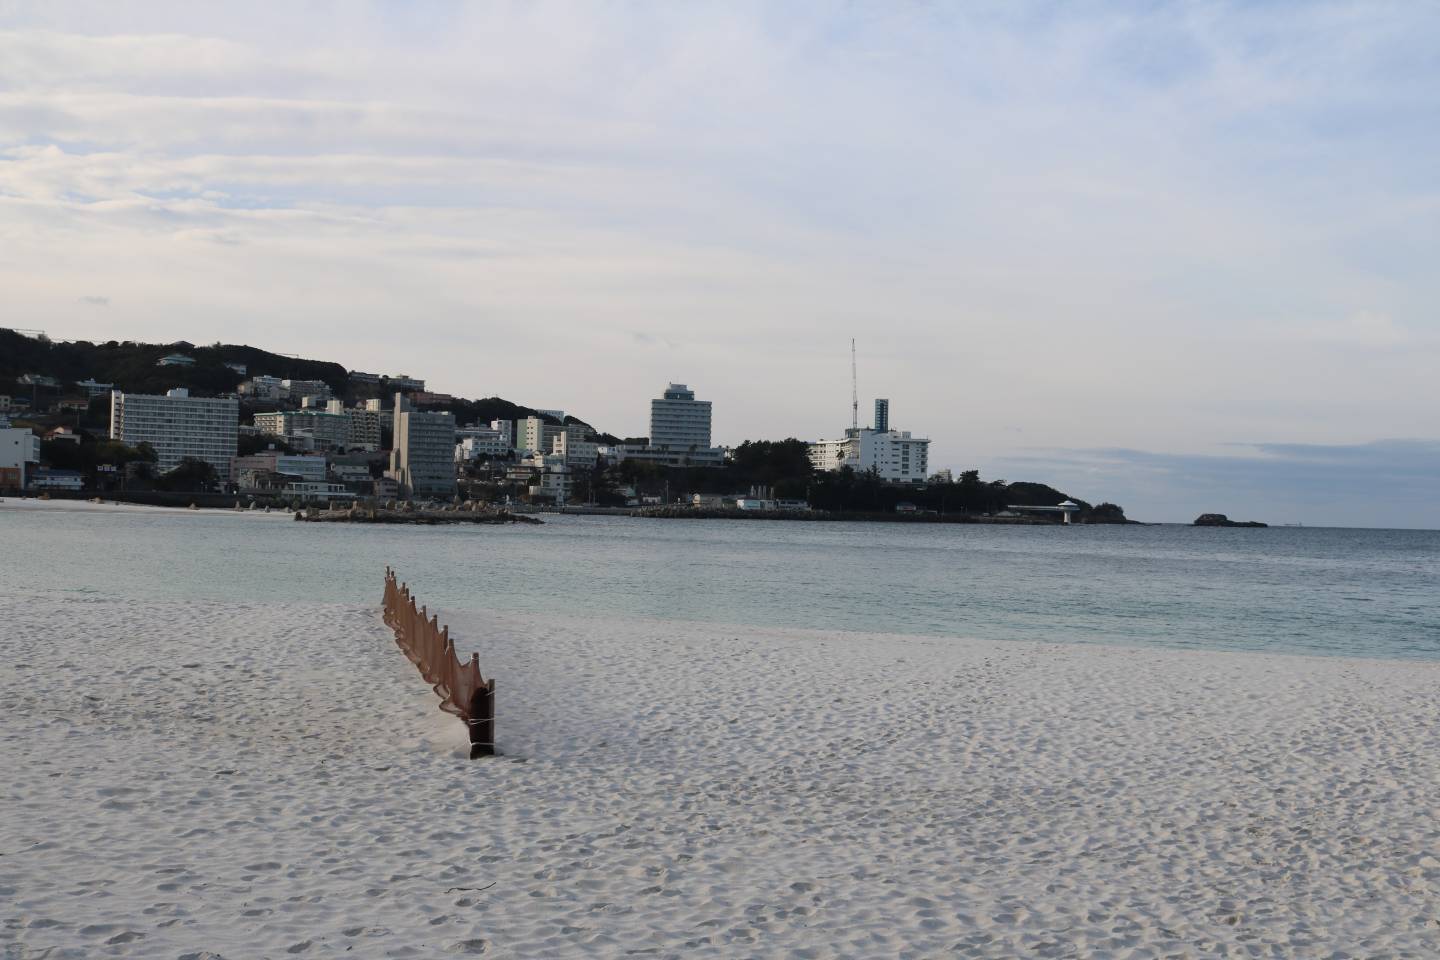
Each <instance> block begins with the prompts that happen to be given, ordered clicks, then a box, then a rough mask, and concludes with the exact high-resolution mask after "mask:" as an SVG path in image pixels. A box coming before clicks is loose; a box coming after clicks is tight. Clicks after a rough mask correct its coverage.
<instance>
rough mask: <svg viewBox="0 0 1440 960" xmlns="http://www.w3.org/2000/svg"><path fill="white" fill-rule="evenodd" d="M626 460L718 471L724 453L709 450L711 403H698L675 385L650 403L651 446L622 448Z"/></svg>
mask: <svg viewBox="0 0 1440 960" xmlns="http://www.w3.org/2000/svg"><path fill="white" fill-rule="evenodd" d="M619 451H620V454H621V456H622V457H623V458H625V459H638V460H650V461H653V462H655V463H663V464H666V465H669V466H696V467H718V466H720V465H721V464H722V463H724V462H725V451H724V450H722V449H720V448H719V447H712V446H710V401H709V400H696V399H695V391H694V390H691V389H690V388H689V387H687V386H686V385H685V384H683V383H672V384H670V385H669V386H668V387H666V388H665V392H664V393H663V394H662V395H661V396H659V397H657V398H656V399H654V400H651V401H650V443H649V445H648V446H645V447H639V446H633V445H630V444H624V445H622V446H621V447H620V448H619Z"/></svg>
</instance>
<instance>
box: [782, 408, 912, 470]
mask: <svg viewBox="0 0 1440 960" xmlns="http://www.w3.org/2000/svg"><path fill="white" fill-rule="evenodd" d="M875 422H876V425H875V426H874V427H851V428H850V429H847V430H846V431H845V436H844V437H842V438H841V439H838V440H818V441H816V442H815V443H812V444H810V463H811V465H812V466H814V468H815V469H816V470H839V469H841V468H843V467H849V468H850V469H852V470H855V471H857V472H862V471H868V470H874V471H875V472H876V473H877V474H878V475H879V477H880V479H882V480H885V481H887V482H889V483H924V482H925V479H926V477H927V476H929V473H928V469H929V466H930V462H929V456H930V441H929V440H926V439H924V438H922V437H912V436H911V435H910V431H908V430H891V429H889V427H890V401H888V400H877V401H875ZM882 424H883V425H884V426H885V429H884V430H881V429H880V426H881V425H882Z"/></svg>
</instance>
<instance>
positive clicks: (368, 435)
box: [325, 400, 391, 450]
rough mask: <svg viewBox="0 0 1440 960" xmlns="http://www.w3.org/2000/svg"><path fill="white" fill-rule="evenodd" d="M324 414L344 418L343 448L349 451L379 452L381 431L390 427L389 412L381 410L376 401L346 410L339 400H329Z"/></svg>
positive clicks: (378, 402)
mask: <svg viewBox="0 0 1440 960" xmlns="http://www.w3.org/2000/svg"><path fill="white" fill-rule="evenodd" d="M372 404H373V406H372ZM325 412H326V413H334V414H339V415H340V416H342V417H344V418H345V447H346V449H349V450H379V449H380V439H381V436H382V434H381V430H382V428H385V429H388V428H389V427H390V426H391V420H390V418H391V414H390V411H388V410H382V409H381V408H380V401H378V400H370V401H367V402H366V403H365V405H364V406H356V407H348V408H347V407H345V406H344V404H342V403H341V402H340V401H339V400H331V401H329V402H328V403H326V405H325Z"/></svg>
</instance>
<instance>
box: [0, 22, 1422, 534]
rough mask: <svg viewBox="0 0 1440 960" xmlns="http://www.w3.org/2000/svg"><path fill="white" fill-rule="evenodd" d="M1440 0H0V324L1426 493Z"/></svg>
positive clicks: (1005, 457)
mask: <svg viewBox="0 0 1440 960" xmlns="http://www.w3.org/2000/svg"><path fill="white" fill-rule="evenodd" d="M1437 49H1440V6H1437V5H1436V4H1432V3H1418V2H1417V3H1408V4H1387V3H1384V2H1364V3H1323V2H1320V3H1296V4H1289V3H1256V2H1245V3H1236V4H1233V5H1230V4H1219V3H1216V4H1185V3H1178V4H1156V3H1137V4H1084V3H1079V4H1044V5H1028V4H1023V3H1012V2H1003V3H996V4H994V5H993V6H987V5H985V4H981V3H954V4H928V3H925V4H922V3H910V4H907V3H900V2H875V3H833V4H805V3H798V2H797V3H780V4H775V3H757V4H754V5H748V4H743V3H731V2H726V3H714V4H707V3H699V2H695V3H670V2H665V3H655V4H652V5H644V4H606V3H598V2H596V3H571V4H549V3H543V2H541V3H532V2H527V3H519V4H515V5H507V4H501V3H493V4H473V5H458V4H457V5H452V4H445V3H427V4H423V5H413V6H412V5H410V4H402V3H395V4H390V3H375V4H368V5H367V4H362V3H358V2H347V3H335V4H327V3H294V2H290V3H284V4H274V5H267V4H256V3H246V4H233V5H216V4H194V3H189V2H185V3H175V4H169V3H163V2H146V3H133V4H116V3H113V2H103V3H94V4H86V3H81V2H67V3H63V4H56V3H35V4H13V3H5V2H0V323H4V324H7V325H13V326H19V327H32V328H39V329H43V330H45V331H47V332H48V333H49V334H50V335H51V336H52V337H55V338H65V339H74V338H80V339H95V340H102V339H111V338H118V339H144V340H167V341H168V340H176V339H186V340H191V341H195V342H211V341H215V340H224V341H226V342H237V343H249V344H253V345H255V346H260V347H265V348H268V349H271V350H276V351H280V352H284V353H295V354H300V355H303V356H309V357H318V358H323V359H331V360H336V361H339V362H341V363H344V364H346V365H347V366H349V367H352V368H356V369H362V370H370V371H376V372H383V373H408V374H411V375H414V376H423V377H425V378H426V379H427V380H428V381H429V382H430V384H431V385H432V387H433V388H435V389H438V390H445V391H450V392H454V393H458V394H461V395H465V396H476V397H478V396H488V395H492V394H498V395H500V396H503V397H506V398H508V399H512V400H515V401H518V402H521V403H525V404H528V405H531V406H538V407H547V408H563V409H565V410H566V411H567V412H570V413H573V414H576V415H578V416H581V417H583V418H585V419H587V420H589V421H590V422H592V423H593V424H595V425H596V426H598V427H601V428H603V429H607V430H610V431H612V432H615V433H619V434H643V433H645V432H646V431H647V429H648V424H647V416H648V399H649V398H650V397H652V396H656V395H658V394H659V392H660V391H661V389H662V388H663V387H664V385H665V384H666V383H667V382H668V381H670V380H676V381H683V382H686V383H689V384H690V385H691V386H692V387H694V389H695V390H696V392H697V395H698V396H700V397H701V398H702V399H710V400H713V401H714V404H715V433H716V438H715V439H716V441H717V442H720V443H738V442H739V441H741V440H743V439H745V438H781V437H785V436H797V437H801V438H804V439H815V438H818V437H821V436H829V435H833V434H835V433H837V432H838V431H840V430H841V429H843V428H844V427H845V426H847V425H848V423H849V417H850V362H849V343H850V338H851V337H852V336H853V337H855V338H856V340H857V341H858V345H859V354H860V363H859V368H860V375H859V380H860V395H861V411H862V421H864V422H867V423H868V420H869V413H870V408H871V399H872V398H873V397H876V396H885V397H889V398H890V400H891V411H892V414H891V418H892V424H893V425H894V426H896V427H898V428H900V429H908V430H912V431H914V432H915V433H916V434H918V435H923V436H928V437H931V438H932V439H933V441H934V442H933V444H932V447H931V463H932V465H933V466H935V467H941V466H949V467H952V468H954V469H956V470H960V469H965V468H968V467H978V468H980V469H981V471H982V474H983V475H984V476H986V477H991V478H993V477H1005V478H1007V479H1011V480H1019V479H1030V480H1041V481H1048V482H1052V483H1054V484H1056V485H1057V486H1060V487H1062V488H1063V489H1065V490H1067V491H1068V492H1070V493H1072V494H1074V495H1077V496H1081V497H1084V498H1086V499H1089V500H1092V501H1098V500H1114V501H1118V502H1120V503H1121V504H1123V505H1124V506H1125V507H1126V508H1127V511H1128V512H1129V513H1130V515H1131V516H1134V517H1137V518H1139V519H1151V520H1189V519H1191V518H1193V517H1194V516H1195V515H1196V514H1197V513H1200V512H1202V511H1222V512H1226V513H1229V514H1231V515H1232V516H1238V517H1241V518H1249V517H1251V516H1254V517H1256V518H1258V519H1266V520H1271V521H1277V522H1282V521H1283V522H1297V521H1298V522H1305V523H1315V524H1320V523H1338V524H1347V525H1386V526H1392V525H1393V526H1430V527H1440V483H1437V480H1440V422H1437V420H1440V365H1437V360H1440V323H1437V309H1436V304H1437V303H1440V163H1437V157H1440V57H1437V55H1436V50H1437Z"/></svg>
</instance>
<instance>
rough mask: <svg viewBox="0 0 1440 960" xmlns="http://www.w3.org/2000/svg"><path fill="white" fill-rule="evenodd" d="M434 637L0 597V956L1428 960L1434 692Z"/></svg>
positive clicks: (538, 626)
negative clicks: (489, 713)
mask: <svg viewBox="0 0 1440 960" xmlns="http://www.w3.org/2000/svg"><path fill="white" fill-rule="evenodd" d="M379 586H380V579H379V572H378V571H377V575H376V596H377V600H378V596H379ZM417 590H418V592H419V593H420V594H421V596H422V598H423V592H424V591H423V584H422V585H417ZM443 619H445V620H446V621H447V622H449V623H450V624H451V625H452V627H453V630H454V633H455V634H456V635H458V636H459V637H460V638H461V642H462V646H463V645H470V646H473V647H474V648H475V649H478V650H479V651H480V654H481V664H482V666H483V667H484V668H485V669H486V671H487V672H488V673H490V674H493V675H494V676H496V677H497V678H498V685H499V695H498V717H499V721H498V732H499V738H498V739H499V745H500V748H501V749H502V750H503V751H504V752H505V754H506V756H505V757H502V758H497V759H494V760H481V761H473V762H472V761H469V760H467V759H464V753H465V742H464V741H465V737H464V731H463V729H462V727H461V726H460V724H459V723H458V721H455V720H454V719H452V718H450V717H447V716H445V715H444V714H441V713H440V712H439V711H437V710H436V709H435V699H434V697H433V696H432V695H431V694H430V692H429V690H428V689H427V688H426V687H425V686H424V685H423V683H422V682H421V681H420V680H419V678H418V677H417V676H416V674H415V671H414V669H413V668H412V667H411V666H410V664H409V663H408V662H407V661H406V660H405V658H404V657H403V656H401V655H400V653H399V652H398V651H397V650H396V649H395V647H394V644H393V642H392V641H391V639H390V636H389V634H388V631H387V630H386V629H385V628H384V626H383V625H382V624H381V622H380V618H379V613H378V610H376V609H374V608H361V607H352V606H327V605H318V604H317V605H306V604H288V605H261V604H244V603H218V602H216V603H188V604H182V603H157V602H127V601H118V600H111V599H66V600H60V599H56V598H54V597H46V596H32V597H13V596H12V597H4V598H0V624H4V627H3V629H0V664H3V666H0V709H3V714H0V771H3V785H0V913H3V926H0V956H3V957H5V958H7V960H15V958H40V957H45V958H50V960H59V958H65V957H110V956H115V957H157V958H197V960H198V958H209V960H214V958H217V957H224V958H227V960H237V958H251V957H289V956H301V957H337V956H350V957H433V956H447V955H484V956H489V957H527V958H528V957H537V958H539V957H588V956H594V957H624V956H641V957H705V956H716V957H802V958H803V957H932V956H974V957H1015V956H1024V957H1214V956H1222V957H1228V956H1234V957H1291V956H1294V957H1307V958H1308V957H1367V958H1370V957H1400V956H1413V957H1428V956H1435V955H1437V954H1440V925H1437V924H1440V900H1437V895H1436V894H1437V881H1440V789H1437V786H1440V749H1437V748H1440V667H1437V666H1436V665H1431V664H1415V663H1386V662H1375V661H1359V660H1343V659H1322V658H1305V657H1289V656H1264V655H1246V654H1233V653H1208V652H1186V651H1170V650H1132V649H1115V648H1103V647H1092V646H1054V645H1042V644H1032V643H1023V642H1014V643H979V642H968V641H963V640H936V639H923V638H905V637H885V636H875V635H861V634H848V635H834V634H821V633H813V632H806V631H799V630H770V629H757V628H753V627H728V628H727V627H716V626H713V625H692V624H681V623H668V622H630V623H624V622H614V621H606V622H597V621H591V620H588V619H585V618H581V617H575V618H563V617H515V616H492V615H487V614H477V613H446V614H444V615H443Z"/></svg>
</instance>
